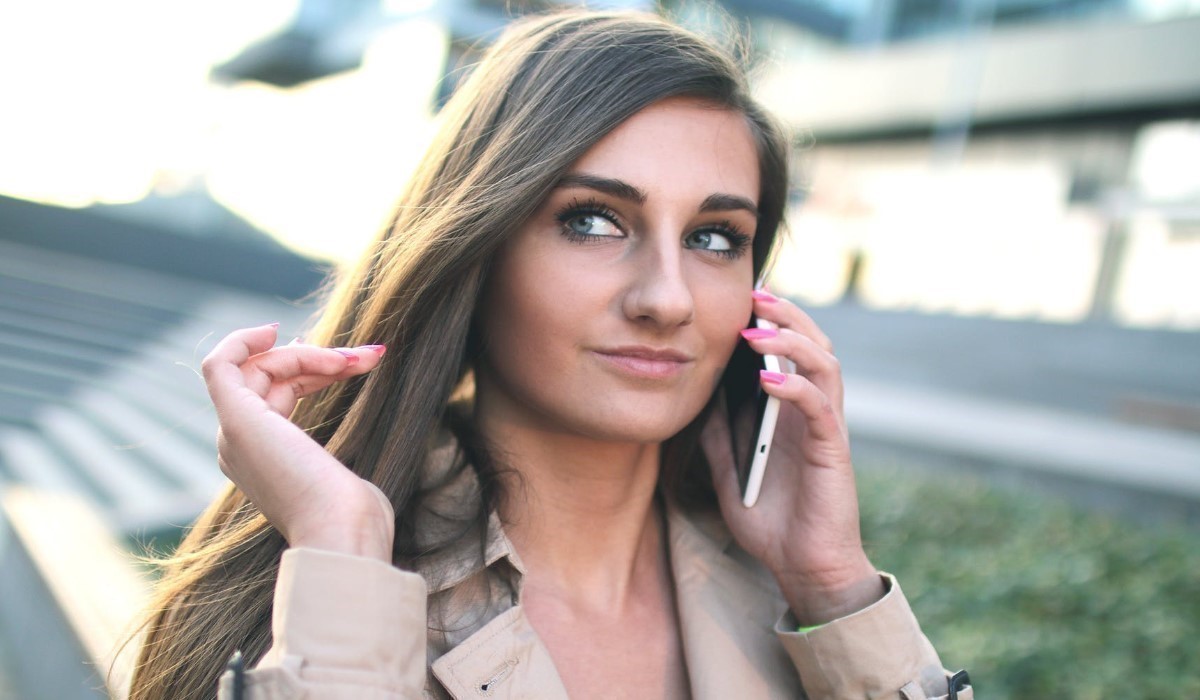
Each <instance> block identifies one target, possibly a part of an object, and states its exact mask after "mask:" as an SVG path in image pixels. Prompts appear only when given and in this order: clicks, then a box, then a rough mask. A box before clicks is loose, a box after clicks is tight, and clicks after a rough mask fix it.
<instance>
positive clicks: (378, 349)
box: [362, 345, 387, 355]
mask: <svg viewBox="0 0 1200 700" xmlns="http://www.w3.org/2000/svg"><path fill="white" fill-rule="evenodd" d="M362 348H363V349H364V350H370V351H371V352H373V353H376V354H378V355H382V354H383V353H385V352H387V346H386V345H364V346H362Z"/></svg>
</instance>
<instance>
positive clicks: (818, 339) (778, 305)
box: [754, 291, 833, 353]
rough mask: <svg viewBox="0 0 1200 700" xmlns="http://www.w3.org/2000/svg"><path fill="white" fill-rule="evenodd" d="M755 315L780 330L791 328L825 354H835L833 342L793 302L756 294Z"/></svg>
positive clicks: (763, 293) (759, 292)
mask: <svg viewBox="0 0 1200 700" xmlns="http://www.w3.org/2000/svg"><path fill="white" fill-rule="evenodd" d="M754 315H755V316H758V317H760V318H765V319H766V320H768V321H770V322H772V323H774V324H775V325H776V326H779V327H780V328H790V329H792V330H794V331H796V332H798V333H800V334H802V335H805V336H807V337H809V338H812V340H813V341H814V342H815V343H816V344H817V345H819V346H820V347H821V348H822V349H824V350H825V352H829V353H832V352H833V341H831V340H830V339H829V336H827V335H825V332H824V331H822V330H821V327H820V326H818V325H817V322H816V321H814V320H813V319H812V316H809V315H808V314H807V313H806V312H805V311H804V310H803V309H801V308H800V307H799V306H796V305H795V304H793V303H792V302H791V301H788V300H787V299H783V298H781V297H777V296H775V295H774V294H771V293H770V292H764V291H756V292H754Z"/></svg>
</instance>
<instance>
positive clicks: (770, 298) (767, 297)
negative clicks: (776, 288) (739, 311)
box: [750, 289, 779, 304]
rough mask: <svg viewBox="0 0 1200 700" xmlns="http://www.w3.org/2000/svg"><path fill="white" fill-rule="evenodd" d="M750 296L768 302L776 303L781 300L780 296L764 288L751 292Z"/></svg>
mask: <svg viewBox="0 0 1200 700" xmlns="http://www.w3.org/2000/svg"><path fill="white" fill-rule="evenodd" d="M750 296H752V297H754V298H755V299H757V300H758V301H765V302H767V303H768V304H774V303H775V302H777V301H779V297H777V296H775V295H774V294H772V293H770V292H768V291H764V290H762V289H756V290H754V291H753V292H750Z"/></svg>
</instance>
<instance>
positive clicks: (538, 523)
mask: <svg viewBox="0 0 1200 700" xmlns="http://www.w3.org/2000/svg"><path fill="white" fill-rule="evenodd" d="M480 428H481V429H482V430H483V432H484V435H485V436H486V437H487V439H488V441H489V442H490V443H491V445H492V446H493V448H495V449H497V450H498V452H499V453H500V454H502V455H503V461H504V462H505V463H506V464H507V466H508V467H510V468H512V469H513V470H514V472H515V473H514V475H513V478H510V479H508V480H507V481H506V483H505V496H504V498H503V499H502V502H501V505H500V515H501V517H502V519H503V520H504V522H505V523H506V525H505V531H506V533H507V534H508V537H509V539H510V540H511V541H512V543H513V546H514V547H515V548H516V549H517V552H518V554H519V555H520V556H521V559H522V561H523V562H524V563H525V565H526V570H527V571H528V573H527V575H526V578H525V584H524V586H525V588H526V590H531V589H532V590H537V591H539V592H541V593H551V594H553V595H555V596H557V597H560V598H563V599H564V600H567V601H569V602H571V603H572V604H574V605H580V606H585V607H589V608H591V607H594V608H600V609H606V610H614V609H618V608H620V607H623V606H624V605H625V604H626V603H627V602H628V600H629V598H630V596H631V595H635V594H637V593H638V592H639V590H641V589H642V587H643V586H648V585H652V584H655V583H658V582H659V579H660V578H661V577H662V576H663V575H664V574H665V573H666V572H665V566H663V555H662V551H663V550H662V546H661V542H662V536H661V532H660V527H659V521H658V517H657V514H656V513H657V511H656V508H655V499H654V492H655V486H656V484H657V481H658V470H659V459H658V455H659V445H658V444H657V443H654V444H630V443H615V442H605V441H598V440H591V439H588V438H584V437H580V436H577V435H566V434H562V433H550V432H545V431H541V430H538V429H537V428H534V427H530V426H528V425H517V424H513V423H509V422H505V421H503V419H499V420H495V419H493V420H485V421H482V422H481V425H480Z"/></svg>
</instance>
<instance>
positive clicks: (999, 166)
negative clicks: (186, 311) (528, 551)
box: [0, 0, 1200, 328]
mask: <svg viewBox="0 0 1200 700" xmlns="http://www.w3.org/2000/svg"><path fill="white" fill-rule="evenodd" d="M610 4H611V3H610ZM617 4H637V3H636V2H634V3H628V2H627V3H617ZM867 4H868V3H867V0H856V2H855V3H853V4H852V5H846V6H845V7H851V6H853V7H859V8H861V7H865V6H866V5H867ZM298 6H299V2H298V0H255V1H254V2H234V1H233V0H208V1H206V2H201V1H200V0H173V1H171V2H161V1H158V2H155V1H152V0H109V1H107V2H103V3H97V2H90V1H87V0H40V1H39V2H24V3H6V4H0V66H3V68H2V69H0V100H2V101H3V104H4V109H3V110H0V194H5V195H9V196H14V197H20V198H24V199H30V200H35V201H39V202H44V203H50V204H57V205H62V206H72V207H82V206H88V205H91V204H97V203H100V204H115V203H132V202H137V201H139V200H142V199H143V198H145V197H147V196H149V195H155V196H157V197H160V198H169V197H171V196H173V195H180V194H194V193H196V192H202V193H206V194H207V195H208V196H211V197H212V199H213V200H215V201H216V202H217V203H219V204H220V205H221V206H223V207H226V208H228V209H229V210H231V211H233V212H234V213H235V214H237V215H239V216H241V217H242V218H244V219H246V220H247V221H249V222H250V223H251V224H253V225H255V226H257V227H259V228H261V229H262V230H264V231H266V232H268V233H270V234H271V235H273V236H275V237H277V238H278V239H280V240H281V241H284V242H285V243H286V244H288V245H290V246H292V247H293V248H296V249H298V250H300V251H301V252H304V253H307V254H310V255H315V256H318V257H322V258H326V259H331V260H336V261H347V260H351V259H354V258H355V257H357V255H358V253H359V252H360V251H361V250H362V248H363V247H364V245H365V244H366V242H367V241H368V240H369V239H370V238H371V237H372V236H373V235H375V233H376V232H377V231H378V229H379V227H380V226H381V225H382V224H383V223H384V222H385V220H386V218H387V214H388V212H389V209H390V208H391V207H392V206H393V204H394V203H395V201H396V198H397V197H398V195H399V193H400V191H401V189H402V188H403V186H404V183H405V182H406V180H407V178H408V176H409V174H410V173H411V171H412V169H413V167H414V166H415V164H416V162H417V160H418V158H419V157H420V155H421V154H422V152H423V151H424V148H425V145H426V143H427V142H428V140H429V137H430V136H431V133H432V120H431V116H430V112H431V107H432V105H433V104H434V101H435V99H434V96H435V93H436V89H437V84H438V80H439V78H440V75H441V71H442V70H443V67H444V65H445V64H446V57H447V50H448V49H447V46H448V44H449V42H448V37H447V34H446V29H445V24H444V23H442V22H439V21H438V20H437V18H436V16H435V15H436V14H437V11H436V10H437V7H438V6H437V5H436V3H435V2H434V1H433V0H389V1H388V2H385V3H383V5H382V6H381V11H382V12H383V13H384V14H385V15H386V16H387V17H388V18H389V23H386V24H384V25H383V26H382V28H379V26H378V25H376V26H375V27H373V29H372V31H373V33H372V34H371V35H370V38H369V43H367V44H366V48H365V52H364V53H363V61H362V66H361V68H360V69H357V70H353V71H349V72H344V73H340V74H336V75H333V76H330V77H327V78H323V79H320V80H316V81H312V82H308V83H304V84H302V85H300V86H299V87H295V88H288V89H282V88H276V87H271V86H268V85H264V84H260V83H251V82H242V83H237V84H221V83H217V82H214V81H213V80H211V79H210V74H211V70H212V67H213V66H214V65H217V64H220V63H222V62H224V61H226V60H228V59H229V58H231V57H233V56H234V55H236V54H237V53H238V52H239V51H241V50H242V49H243V48H245V47H246V46H247V45H248V44H250V43H252V42H254V41H255V40H257V39H260V38H262V37H265V36H268V35H271V34H274V33H276V32H278V31H279V30H280V29H281V28H283V27H285V26H286V25H288V24H289V23H290V22H291V21H292V19H293V18H294V16H295V14H296V12H297V11H298ZM1197 6H1200V0H1152V1H1151V0H1147V1H1143V2H1137V3H1133V4H1132V5H1131V7H1132V8H1133V9H1134V10H1136V12H1135V13H1134V15H1135V16H1136V21H1146V20H1153V19H1154V18H1156V17H1158V16H1160V15H1163V16H1171V15H1174V14H1187V13H1195V12H1197V11H1200V10H1198V9H1197ZM1084 26H1085V25H1084V24H1082V23H1081V24H1079V25H1078V27H1079V30H1081V31H1085V29H1084ZM781 37H784V38H786V36H785V35H781ZM785 44H786V42H784V41H782V40H781V41H779V42H776V45H775V46H773V47H772V50H773V51H774V52H775V53H780V54H782V56H781V57H782V58H783V60H781V61H776V66H777V67H780V69H779V71H778V72H777V73H776V78H777V84H776V86H775V87H774V88H772V83H771V82H770V81H769V80H768V81H765V82H764V83H763V85H765V89H762V90H760V91H761V92H762V93H763V95H762V97H763V98H764V100H765V101H766V102H767V103H768V106H772V107H774V108H776V109H777V110H778V111H780V112H781V113H782V114H785V115H788V116H789V117H790V118H791V119H792V120H793V121H797V120H798V121H800V122H801V124H800V125H801V126H803V116H800V117H796V116H795V115H789V114H788V104H789V103H788V101H787V99H788V98H798V99H805V98H806V97H807V95H808V93H807V91H805V90H797V89H795V81H796V76H795V75H794V74H793V73H791V72H789V71H790V70H791V65H789V64H788V60H790V59H789V54H788V49H787V47H786V45H785ZM812 46H813V42H812V41H811V40H801V41H800V42H798V43H797V44H796V45H795V46H794V47H793V48H792V53H794V54H795V55H794V56H791V59H795V58H797V57H801V58H802V57H804V56H805V55H806V52H807V51H809V50H810V49H811V48H812ZM963 46H964V49H963V51H964V53H963V56H964V58H963V59H961V60H963V61H968V60H969V59H970V58H971V56H972V55H974V54H973V52H972V51H971V50H970V49H969V47H967V45H966V44H963ZM826 48H828V47H826ZM868 53H869V52H868ZM801 63H802V61H801ZM885 92H886V91H885ZM855 94H859V95H860V96H861V95H867V96H868V98H869V97H870V96H871V95H872V94H873V93H872V91H861V90H859V91H857V92H856V93H855ZM946 99H947V100H948V101H950V102H953V101H955V100H957V99H958V98H957V97H955V96H953V95H951V96H949V97H947V98H946ZM793 101H794V100H793ZM843 101H844V102H846V104H847V105H851V106H853V104H856V103H854V100H851V99H849V98H847V99H846V100H843ZM810 102H811V100H810ZM775 103H778V104H775ZM863 104H864V105H866V107H863V106H862V105H860V107H862V108H870V104H869V99H868V101H867V102H866V103H863ZM847 108H849V107H847ZM1068 136H1070V134H1069V133H1068V132H1067V131H1066V130H1064V131H1062V132H1060V133H1059V134H1058V135H1056V136H1055V138H1054V139H1052V140H1053V141H1056V142H1058V144H1059V145H1061V142H1063V141H1064V140H1066V137H1068ZM1060 137H1062V138H1060ZM933 146H936V144H933ZM1101 146H1104V144H1103V143H1098V144H1093V145H1088V146H1086V147H1084V148H1087V149H1091V150H1092V151H1094V154H1093V155H1092V156H1089V159H1091V160H1096V159H1100V160H1103V157H1104V153H1105V151H1104V148H1100V147H1101ZM1005 148H1007V149H1008V150H1000V149H991V148H983V149H979V150H978V151H974V152H973V151H972V150H971V149H970V148H967V149H966V150H965V151H961V152H959V154H958V155H957V156H956V157H955V158H953V159H952V161H953V162H950V163H949V164H947V163H946V162H944V161H945V159H942V158H941V157H938V156H937V153H936V152H935V151H936V149H934V150H930V149H931V145H930V144H922V145H919V146H910V145H906V144H904V143H897V144H887V143H881V144H878V145H872V144H863V145H842V146H839V145H837V144H833V145H832V146H827V145H823V144H820V143H818V144H817V146H816V147H815V148H813V149H811V150H807V151H806V152H804V153H803V154H801V158H800V160H802V161H803V162H804V167H805V169H806V173H805V175H806V177H807V181H806V182H804V183H803V184H802V186H803V187H806V188H807V189H808V192H807V197H806V200H805V202H804V205H803V207H801V208H800V209H799V210H797V211H794V212H792V213H791V216H790V219H791V223H792V228H793V231H794V232H795V234H796V235H795V238H794V239H793V240H794V244H793V245H792V246H790V247H787V248H785V249H784V250H783V254H782V255H781V256H780V264H779V266H778V268H777V270H778V271H777V274H776V278H777V279H778V284H777V285H776V288H777V289H779V290H780V291H783V292H785V293H789V294H792V295H794V296H796V297H797V298H800V299H802V300H804V301H805V302H808V303H815V304H825V303H832V302H835V301H836V300H838V299H839V298H841V296H842V295H843V294H844V293H845V290H846V289H847V285H848V283H849V279H850V277H849V276H850V274H851V269H852V263H851V261H852V260H854V258H855V256H856V255H857V254H858V253H859V252H860V251H867V252H868V253H869V256H868V258H869V260H868V262H869V266H868V268H867V271H868V274H866V275H864V277H863V280H862V284H861V286H860V287H859V289H858V290H857V291H858V295H859V299H860V301H862V302H863V303H865V304H867V305H870V306H874V307H879V308H909V309H921V310H926V311H933V312H951V313H961V314H968V315H976V314H979V315H991V316H999V317H1010V318H1036V319H1039V320H1047V321H1057V322H1067V323H1070V322H1076V321H1079V320H1082V319H1083V318H1085V317H1087V315H1088V313H1089V310H1090V309H1091V308H1092V304H1093V301H1094V298H1093V297H1094V294H1095V289H1096V279H1097V276H1098V270H1099V269H1100V266H1101V255H1102V251H1103V249H1104V246H1105V240H1106V236H1108V233H1109V231H1110V219H1109V217H1110V216H1112V215H1111V213H1106V212H1105V211H1104V210H1102V209H1101V208H1097V207H1096V206H1094V204H1084V205H1080V204H1078V203H1074V202H1072V201H1070V195H1069V191H1070V189H1071V187H1072V182H1073V178H1074V177H1075V174H1076V173H1075V172H1074V171H1073V170H1072V167H1073V166H1072V165H1071V163H1070V162H1068V161H1067V160H1065V159H1064V158H1063V157H1062V156H1063V153H1058V152H1056V151H1054V149H1053V148H1048V149H1044V150H1037V149H1033V150H1031V147H1029V146H1022V145H1021V143H1020V142H1019V140H1014V141H1013V142H1011V143H1009V144H1008V145H1006V146H1005ZM1022 148H1024V149H1025V151H1028V152H1022V151H1021V149H1022ZM1105 148H1108V149H1109V150H1110V151H1112V150H1113V149H1114V148H1116V149H1117V151H1119V150H1120V146H1116V147H1114V146H1112V145H1111V144H1110V145H1109V146H1105ZM1132 148H1133V157H1132V164H1131V166H1130V168H1131V170H1130V172H1129V174H1128V183H1127V185H1128V188H1129V193H1128V194H1129V196H1131V197H1135V198H1140V199H1141V200H1145V201H1147V202H1151V203H1153V202H1168V203H1173V204H1172V206H1174V205H1175V204H1179V203H1182V204H1184V205H1186V206H1187V207H1188V208H1189V211H1191V210H1192V209H1195V207H1196V206H1197V205H1196V202H1198V201H1200V168H1197V167H1196V163H1197V162H1200V122H1197V121H1195V120H1191V121H1178V122H1163V123H1159V124H1151V125H1148V126H1146V127H1145V128H1144V129H1142V131H1141V132H1139V135H1137V136H1136V138H1135V139H1134V143H1133V146H1132ZM1014 149H1015V150H1014ZM1085 160H1088V159H1085ZM179 211H180V213H179V216H180V217H183V216H187V215H188V213H187V212H188V211H192V212H193V214H194V209H187V208H183V207H180V208H179ZM1188 216H1190V214H1189V215H1188ZM1128 218H1129V221H1128V223H1127V225H1126V233H1124V234H1122V235H1127V236H1128V238H1129V241H1130V244H1129V246H1128V249H1127V251H1126V252H1125V253H1124V259H1123V261H1122V263H1121V264H1122V270H1121V275H1120V278H1119V280H1118V283H1119V284H1118V289H1117V293H1116V300H1115V310H1114V314H1115V318H1116V320H1117V321H1118V322H1121V323H1126V324H1134V325H1145V326H1155V327H1176V328H1200V276H1198V275H1196V274H1195V273H1194V271H1195V269H1197V268H1196V266H1197V265H1200V236H1195V235H1192V234H1191V233H1189V231H1191V230H1192V228H1194V226H1193V224H1191V223H1189V222H1188V221H1184V222H1183V223H1182V224H1181V223H1179V222H1177V221H1176V222H1173V221H1171V220H1169V219H1168V218H1165V215H1164V214H1162V212H1160V211H1157V210H1147V211H1141V210H1139V211H1137V212H1134V213H1132V214H1129V215H1128ZM1189 221H1190V220H1189Z"/></svg>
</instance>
